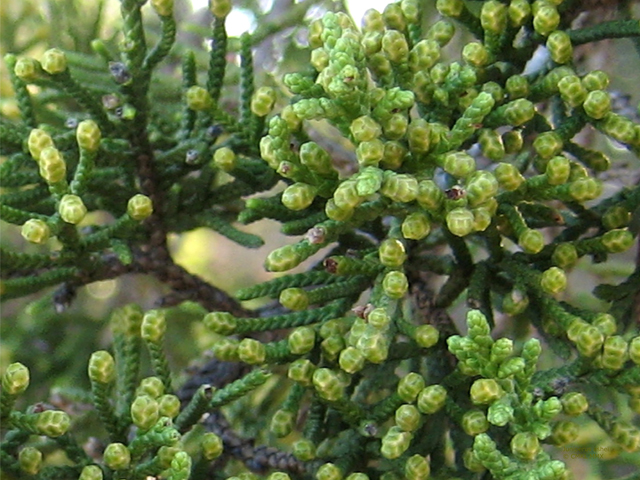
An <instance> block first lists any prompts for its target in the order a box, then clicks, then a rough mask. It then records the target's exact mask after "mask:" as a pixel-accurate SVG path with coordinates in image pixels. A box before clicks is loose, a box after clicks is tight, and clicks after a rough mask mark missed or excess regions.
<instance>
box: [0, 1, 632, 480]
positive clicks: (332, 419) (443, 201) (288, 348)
mask: <svg viewBox="0 0 640 480" xmlns="http://www.w3.org/2000/svg"><path fill="white" fill-rule="evenodd" d="M144 3H145V2H140V1H137V0H121V2H120V8H121V14H122V22H121V29H122V32H121V41H120V43H119V46H118V51H117V52H115V51H114V50H113V49H112V46H111V44H110V43H109V42H105V41H101V40H100V39H98V38H93V37H91V36H90V38H91V39H92V40H93V42H92V43H91V47H92V52H86V51H81V50H82V49H81V48H79V47H77V48H76V49H75V51H74V50H73V49H71V50H67V51H65V50H63V49H61V48H56V46H54V45H51V46H52V47H54V48H50V49H48V50H46V51H45V52H44V53H43V54H42V55H41V56H40V57H39V58H38V59H35V58H32V57H30V56H25V55H16V54H8V55H6V56H5V63H6V65H7V67H8V71H9V75H10V81H11V85H12V88H13V95H14V104H15V107H16V111H15V112H14V113H11V112H8V113H6V112H5V113H3V116H2V118H1V119H0V141H1V144H0V153H1V154H2V156H3V163H2V164H1V165H0V174H1V177H2V180H1V181H2V187H3V191H2V193H1V194H0V218H1V219H2V221H3V229H4V230H5V231H7V232H11V230H12V229H15V230H16V231H19V232H20V234H21V235H22V237H23V238H24V240H25V241H26V242H28V243H30V244H33V246H30V247H29V248H24V247H21V246H17V245H19V243H18V242H11V241H8V242H3V244H2V246H1V248H0V260H1V261H2V283H1V289H0V296H1V298H2V301H3V302H4V301H6V302H7V305H18V306H19V308H20V309H22V310H21V311H19V312H18V313H17V314H16V315H15V316H13V317H12V319H11V320H9V319H6V320H5V325H6V323H7V322H9V321H14V320H15V322H16V324H15V330H14V332H13V335H15V336H20V335H24V336H27V335H32V334H31V333H29V330H28V329H29V326H35V327H36V328H37V329H39V330H40V332H41V333H42V334H43V335H44V336H52V335H53V334H54V330H55V325H56V322H61V321H62V320H61V319H62V318H65V317H64V316H65V315H68V314H67V313H65V311H66V310H67V309H68V308H69V307H70V306H72V305H73V304H74V302H77V301H78V300H77V296H78V292H81V291H82V290H83V288H84V287H85V286H87V285H91V284H93V283H95V282H99V281H102V280H106V279H116V278H121V277H123V276H125V275H127V274H138V275H144V276H149V277H154V278H155V279H156V280H157V281H159V282H160V283H161V284H162V285H163V286H164V287H165V293H164V294H163V295H162V297H161V299H160V300H159V301H158V303H157V308H154V309H149V310H146V311H145V310H143V309H142V308H141V307H140V306H138V305H135V304H126V305H117V306H114V307H113V308H112V310H111V311H110V312H107V313H105V314H104V315H100V316H101V317H103V318H104V321H103V322H102V324H104V325H106V324H108V327H109V331H110V334H109V340H108V342H107V343H104V341H103V343H102V344H99V342H94V341H93V340H92V341H90V342H89V343H88V344H84V345H81V343H82V342H83V340H80V341H79V342H77V341H75V340H76V338H75V336H74V335H73V334H71V333H69V332H68V331H66V332H64V335H63V336H62V338H60V339H59V342H57V343H58V347H57V348H55V347H54V350H53V351H51V352H48V354H45V356H44V358H39V357H42V355H40V356H38V355H36V354H35V352H36V350H35V348H36V346H35V344H34V343H32V344H30V346H28V347H25V346H20V348H21V349H22V350H18V351H12V352H11V353H8V354H6V355H7V357H9V358H3V362H4V363H5V365H7V366H6V368H5V369H4V374H3V376H2V390H1V393H0V418H1V420H2V441H1V443H0V454H1V456H0V464H1V465H2V470H3V475H6V476H7V478H37V479H43V480H44V479H54V478H55V479H73V480H75V479H82V480H89V479H103V478H104V479H138V478H168V479H175V480H177V479H187V478H191V479H193V480H198V479H226V478H234V479H235V478H243V479H253V478H265V477H266V478H268V479H269V480H287V479H307V478H315V479H317V480H342V479H344V478H346V479H348V480H367V479H372V480H373V479H384V480H392V479H396V478H398V479H400V478H406V479H407V480H426V479H427V478H434V479H454V478H455V479H457V478H460V479H481V478H482V479H487V478H496V479H505V480H525V479H541V480H542V479H549V480H552V479H558V480H560V479H568V478H572V473H571V470H570V468H569V467H570V466H571V465H574V464H575V462H573V461H569V460H567V459H570V460H574V459H575V458H580V459H583V460H585V459H586V460H585V461H587V462H588V465H589V466H590V468H592V469H593V471H594V472H599V475H600V476H601V478H613V476H614V475H628V476H627V477H626V478H638V468H640V464H638V461H637V458H636V457H635V455H637V452H638V450H640V429H639V427H640V424H639V423H638V416H637V414H638V413H640V335H639V332H638V320H639V319H640V306H639V305H640V293H639V292H640V267H639V266H638V265H639V263H638V258H637V255H638V254H637V253H636V254H635V255H636V258H635V264H634V265H632V266H631V267H628V268H626V270H625V271H624V277H625V278H623V279H622V280H621V281H619V283H617V284H607V283H602V284H600V285H598V286H597V287H596V288H595V290H594V291H593V293H594V295H595V297H597V298H598V299H599V300H600V302H599V303H598V302H594V301H591V302H587V303H585V302H582V301H579V298H580V297H578V296H576V295H571V294H569V293H567V290H568V289H570V287H572V285H571V283H572V282H573V281H575V279H576V278H577V276H576V275H575V272H572V271H574V270H576V271H578V272H580V271H584V270H586V269H587V268H589V267H590V266H591V265H595V264H602V265H604V266H605V268H607V267H609V268H613V267H612V265H613V264H614V262H615V258H618V257H615V255H616V254H623V255H627V256H626V257H624V258H630V259H631V258H633V248H634V245H637V236H638V230H639V225H640V187H639V186H638V185H637V180H638V177H637V174H636V173H635V172H634V171H633V167H634V166H635V167H637V165H638V156H639V155H640V123H639V122H638V115H640V112H633V110H632V111H629V110H628V109H624V108H620V107H619V106H618V102H616V99H617V98H618V97H619V95H617V93H616V92H614V91H612V90H610V89H609V82H610V78H609V75H608V74H607V73H606V72H604V71H603V70H590V69H589V68H588V67H587V66H586V65H587V64H585V63H584V62H581V61H580V59H579V56H580V55H579V52H580V48H584V47H581V46H583V45H589V44H592V43H594V42H599V41H601V40H607V39H621V38H624V39H628V40H621V41H627V42H629V41H630V44H633V46H634V47H635V49H636V50H637V53H638V54H640V21H639V20H638V18H637V15H638V11H637V8H636V7H637V5H634V2H620V5H618V6H617V9H616V14H615V15H614V16H613V17H612V18H611V19H608V20H602V19H601V18H597V15H594V14H593V12H591V13H589V9H590V8H597V7H596V6H593V5H590V4H589V5H583V4H581V2H574V1H571V0H564V1H561V0H560V1H547V0H537V1H535V2H532V3H530V2H529V1H528V0H511V1H505V2H501V1H496V0H489V1H484V2H468V1H463V0H437V1H435V2H433V1H427V0H424V1H418V0H402V1H400V2H398V3H391V4H389V5H388V6H387V7H386V8H385V9H384V11H383V12H377V11H375V10H369V11H367V13H366V14H365V17H364V19H363V21H362V27H361V28H360V27H358V26H357V25H356V23H355V22H354V21H353V19H351V18H350V16H349V15H348V14H347V13H346V11H344V9H343V6H342V5H341V4H340V3H336V4H335V5H332V8H331V9H327V8H326V5H325V6H323V7H322V8H324V13H323V15H322V17H321V18H317V19H315V20H312V21H311V22H309V23H306V21H305V20H303V19H304V18H305V16H306V14H307V12H308V11H309V9H310V7H311V5H312V3H313V2H299V3H298V4H296V5H294V6H292V8H291V10H290V11H288V12H286V14H284V15H282V16H281V17H279V22H276V23H273V22H271V23H270V22H269V21H268V20H269V14H265V15H264V16H263V20H264V23H263V24H262V25H260V26H259V28H258V29H257V30H256V32H255V33H254V34H251V35H250V34H248V33H247V34H244V35H242V36H241V37H240V38H239V39H235V38H228V37H227V31H226V27H225V22H226V20H227V17H228V15H229V13H230V11H231V9H232V5H231V3H230V2H229V0H211V2H210V6H209V10H210V15H211V29H210V32H209V35H210V39H211V45H210V46H211V48H210V51H209V52H208V53H206V54H205V53H204V52H202V51H201V50H200V49H191V50H189V49H188V47H187V46H185V45H184V44H182V43H180V42H176V36H177V32H178V30H179V27H180V25H179V24H178V22H177V21H176V18H175V15H174V5H173V1H172V0H152V1H151V2H150V3H151V7H152V8H153V11H154V12H153V13H152V12H149V11H147V10H146V9H145V10H143V5H144ZM581 14H582V15H581ZM149 15H154V16H155V17H154V21H155V23H153V22H152V23H149V22H148V21H146V20H145V17H146V16H149ZM634 15H635V18H634ZM585 16H586V21H585ZM98 17H99V13H98ZM296 24H297V27H298V28H299V29H301V31H304V32H305V33H306V45H305V46H304V47H299V51H301V52H304V54H305V55H307V57H306V59H305V62H306V65H307V66H306V67H300V65H297V66H296V68H295V69H294V70H293V71H291V72H289V73H287V74H286V75H284V76H283V78H282V79H281V81H280V79H278V82H279V83H278V84H279V85H281V88H277V87H276V86H275V85H276V84H275V83H273V82H271V83H269V82H268V81H266V80H265V79H264V77H263V76H258V75H257V74H256V68H255V66H256V64H257V62H256V60H255V59H254V58H253V53H254V49H255V48H256V46H257V45H258V44H259V42H260V41H262V40H263V39H264V38H265V37H268V36H270V35H273V34H274V33H275V32H277V31H279V30H282V29H284V28H286V27H287V26H288V25H296ZM96 25H97V21H96ZM78 32H79V33H78ZM76 33H77V36H76V37H77V38H84V36H86V35H88V34H87V32H80V30H78V31H76ZM94 33H95V32H94ZM12 45H13V46H14V47H15V48H16V50H19V49H20V48H19V46H18V45H17V44H15V43H13V44H12ZM234 52H235V54H237V55H238V56H239V58H240V62H239V67H237V66H234V64H233V62H232V61H230V58H231V55H230V54H233V53H234ZM205 55H206V61H205V62H203V61H202V59H203V56H205ZM176 58H179V59H180V61H181V66H180V71H181V79H180V81H179V82H176V80H175V78H173V76H172V75H171V74H170V73H167V71H166V69H165V70H163V68H164V67H165V65H174V66H175V60H176ZM637 60H638V59H637V58H635V61H636V62H637ZM232 70H233V71H232ZM230 71H232V72H231V73H230ZM231 80H235V83H236V84H237V85H238V86H237V88H235V89H234V88H229V83H233V82H230V81H231ZM225 81H226V82H227V83H225ZM262 82H263V83H264V84H262ZM172 88H175V89H177V91H179V94H178V95H173V94H172V93H171V91H172ZM234 92H236V93H237V95H238V96H237V97H236V98H234V99H233V101H234V102H235V107H234V106H229V101H230V98H229V97H228V95H229V94H230V93H234ZM329 127H330V128H329ZM318 132H320V135H319V134H318ZM594 136H595V137H596V138H597V141H594V140H593V138H592V137H594ZM606 140H610V141H611V142H615V145H616V148H615V149H612V148H609V147H607V144H606ZM608 152H613V153H614V155H608V154H607V153H608ZM623 152H624V153H623ZM623 158H626V159H627V160H623ZM625 161H628V162H629V164H630V165H631V166H632V169H631V170H627V171H628V172H629V176H630V177H631V179H630V180H629V181H627V182H621V181H616V180H615V175H616V174H619V173H620V172H624V171H625V168H627V166H625V164H624V162H625ZM634 176H635V181H634V180H633V178H634ZM605 187H606V189H605ZM605 190H606V193H605ZM265 218H266V219H271V220H275V221H276V222H278V223H279V224H280V225H281V229H282V232H283V233H284V234H285V235H287V236H289V237H292V238H291V239H290V240H289V239H287V240H285V241H283V245H282V246H280V247H279V248H277V249H275V250H273V251H271V252H270V253H269V254H268V255H267V256H266V259H265V263H264V266H265V268H266V270H267V271H269V272H289V271H290V270H292V269H294V268H296V267H299V266H300V265H301V264H304V265H305V268H303V269H299V271H298V273H283V274H282V275H280V276H274V277H273V278H272V279H271V280H268V281H266V282H263V283H258V284H256V285H251V286H247V287H245V288H242V289H241V290H240V291H238V292H237V293H236V294H235V295H229V294H227V293H226V292H225V291H224V290H223V289H222V288H221V285H213V284H211V283H209V282H207V281H205V280H204V279H202V278H200V277H198V276H196V275H194V274H192V273H190V272H189V271H187V270H186V269H185V268H184V267H182V266H180V265H179V264H178V263H176V262H175V261H174V258H173V257H172V253H171V251H170V249H169V246H168V239H169V238H170V237H171V236H172V235H174V234H180V233H184V232H189V231H192V230H194V229H197V228H202V227H204V228H208V229H211V230H214V231H216V232H218V233H219V234H221V235H223V236H225V237H227V238H228V239H230V240H231V241H233V242H235V243H237V244H239V245H240V246H242V247H246V248H257V247H260V246H261V245H262V244H263V239H262V238H261V237H259V236H257V235H255V234H252V233H248V232H246V231H244V230H243V228H242V225H247V224H251V223H254V222H256V221H258V220H261V219H265ZM635 248H637V247H635ZM623 252H626V253H623ZM314 255H315V257H314ZM312 257H313V258H314V259H315V260H312V261H308V260H309V259H310V258H312ZM238 258H239V259H241V258H242V254H238ZM318 258H319V260H318ZM238 262H241V260H238ZM305 262H306V263H305ZM576 265H577V266H576ZM224 275H228V274H227V273H225V274H224ZM220 276H222V273H221V275H220ZM140 288H143V287H140ZM140 294H141V293H140ZM264 298H266V299H270V300H268V301H267V303H265V304H264V305H265V306H263V307H259V308H253V309H252V308H249V307H248V306H247V305H248V304H247V303H242V302H245V301H248V300H253V299H264ZM17 299H25V300H24V301H22V302H19V303H16V302H18V300H17ZM9 301H11V302H9ZM14 308H15V307H14ZM29 318H30V319H31V321H30V322H27V319H29ZM69 318H70V320H71V322H72V324H73V325H75V326H76V327H77V328H85V327H83V325H84V324H86V323H87V319H86V318H85V317H83V316H82V315H80V314H76V315H75V316H72V317H69ZM25 322H27V323H25ZM176 325H177V326H176ZM185 325H189V326H190V327H193V328H194V329H195V332H196V333H195V334H193V335H192V334H187V335H185V333H184V332H182V333H181V334H180V339H181V341H182V342H183V343H184V342H185V341H186V342H189V343H188V345H187V346H186V347H185V346H184V345H183V346H182V348H183V349H184V348H186V349H187V350H188V351H189V355H191V358H190V359H189V360H194V359H195V357H197V356H198V355H200V354H201V353H202V351H203V350H210V351H211V352H212V354H213V356H212V357H210V358H209V359H206V360H202V359H201V360H200V362H199V363H198V364H197V365H196V366H192V367H191V368H190V369H189V370H187V372H186V373H180V372H178V371H176V369H175V368H174V366H173V365H174V363H180V362H179V361H178V359H177V358H176V357H179V356H180V354H179V353H177V352H178V351H179V349H178V348H177V346H176V343H175V342H172V336H173V333H174V332H176V329H181V328H182V327H184V326H185ZM3 328H4V327H3ZM12 328H14V327H13V326H12ZM33 335H37V334H33ZM33 335H32V336H33ZM3 336H6V335H3ZM203 339H204V340H203ZM4 341H5V340H4V339H3V342H4ZM9 343H10V342H8V343H7V345H9ZM174 349H175V350H174ZM69 352H74V353H76V357H74V356H73V355H72V354H70V353H69ZM80 354H82V355H84V356H82V355H80ZM85 354H86V355H85ZM20 355H22V357H20V359H21V360H22V359H23V358H25V359H28V360H23V361H16V358H14V357H19V356H20ZM46 355H48V356H46ZM62 358H72V359H73V361H72V362H69V363H64V362H63V361H61V360H59V359H62ZM29 362H32V363H33V365H26V366H25V365H24V363H27V364H28V363H29ZM79 364H80V366H79ZM43 369H44V371H45V372H50V373H51V374H53V375H59V374H60V373H61V372H63V373H64V374H66V382H65V381H62V382H61V383H62V384H61V385H58V386H57V388H56V389H53V390H51V391H50V392H49V391H48V389H49V387H50V386H51V385H50V383H49V382H48V380H47V379H46V378H44V376H43V375H42V373H38V371H39V370H43ZM31 372H33V374H34V375H33V378H34V379H35V380H36V382H32V383H35V385H33V386H32V390H33V389H34V387H35V389H37V394H38V395H41V397H40V398H39V399H38V400H39V401H37V402H34V403H32V404H29V403H30V401H26V399H29V400H30V399H31V396H29V392H26V390H27V388H28V387H29V383H30V376H32V373H31ZM87 373H88V381H84V380H78V379H80V378H82V379H86V378H87ZM69 379H71V381H69ZM72 385H73V386H72ZM74 387H75V388H74ZM223 407H224V408H223ZM221 408H222V410H221ZM595 432H600V433H595ZM594 439H595V440H594ZM580 442H583V443H580ZM584 442H587V443H586V445H588V447H585V446H584V445H585V443H584ZM567 452H568V453H567ZM634 459H635V460H634ZM564 460H567V461H564ZM625 464H626V465H627V467H626V468H627V470H625V469H624V465H625ZM628 465H632V466H633V468H635V469H636V470H635V471H633V470H629V469H628Z"/></svg>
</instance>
